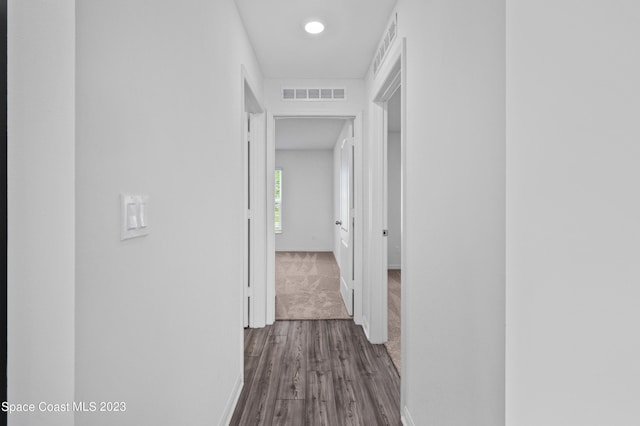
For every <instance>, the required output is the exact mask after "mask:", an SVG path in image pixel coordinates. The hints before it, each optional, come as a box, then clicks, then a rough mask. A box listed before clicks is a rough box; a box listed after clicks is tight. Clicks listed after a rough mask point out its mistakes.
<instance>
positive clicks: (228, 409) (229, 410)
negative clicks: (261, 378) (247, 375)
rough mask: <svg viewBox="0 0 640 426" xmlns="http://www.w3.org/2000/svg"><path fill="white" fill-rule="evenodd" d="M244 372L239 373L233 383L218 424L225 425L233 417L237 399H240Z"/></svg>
mask: <svg viewBox="0 0 640 426" xmlns="http://www.w3.org/2000/svg"><path fill="white" fill-rule="evenodd" d="M243 376H244V373H240V375H239V376H238V379H237V380H236V383H235V384H234V385H233V390H232V391H231V395H229V399H227V403H226V404H225V406H224V411H223V412H222V417H221V418H220V421H219V422H218V425H219V426H227V425H228V424H230V423H231V418H232V417H233V412H234V411H235V410H236V405H238V400H239V399H240V394H241V393H242V388H243V387H244V377H243Z"/></svg>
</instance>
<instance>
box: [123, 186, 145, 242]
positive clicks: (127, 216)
mask: <svg viewBox="0 0 640 426" xmlns="http://www.w3.org/2000/svg"><path fill="white" fill-rule="evenodd" d="M120 200H121V206H122V207H121V209H122V219H121V221H122V227H121V232H120V239H121V240H128V239H130V238H136V237H143V236H145V235H147V234H148V233H149V218H148V215H149V197H148V196H147V195H129V194H121V195H120Z"/></svg>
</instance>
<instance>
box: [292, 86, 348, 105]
mask: <svg viewBox="0 0 640 426" xmlns="http://www.w3.org/2000/svg"><path fill="white" fill-rule="evenodd" d="M346 99H347V89H345V88H344V87H283V88H282V100H283V101H315V102H317V101H344V100H346Z"/></svg>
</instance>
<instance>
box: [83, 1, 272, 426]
mask: <svg viewBox="0 0 640 426" xmlns="http://www.w3.org/2000/svg"><path fill="white" fill-rule="evenodd" d="M76 7H77V193H76V195H77V210H76V213H77V228H76V232H77V287H76V302H77V307H76V399H78V400H94V401H101V400H123V401H126V402H127V404H128V408H127V411H126V413H124V414H112V415H97V414H86V415H78V416H76V422H77V423H78V424H82V425H84V424H86V425H92V426H93V425H146V424H154V425H176V424H193V425H202V424H211V425H215V424H226V418H225V414H228V413H226V412H225V410H226V409H227V408H229V407H230V406H231V404H232V403H233V400H232V398H233V397H234V392H235V391H237V390H238V387H239V385H240V380H241V375H242V371H243V367H242V339H243V334H242V303H243V302H242V248H241V242H242V237H241V236H242V233H241V229H242V226H243V219H242V217H243V214H242V211H243V209H242V205H243V200H242V184H241V182H242V160H241V158H242V156H241V140H242V136H241V135H242V125H241V63H244V64H245V66H246V67H247V70H248V72H249V74H250V76H251V78H252V81H254V82H257V83H260V82H261V80H262V78H261V75H260V71H259V68H258V65H257V63H256V60H255V57H254V54H253V51H252V50H251V47H250V45H249V42H248V40H247V37H246V35H245V32H244V29H243V25H242V22H241V21H240V19H239V16H238V14H237V11H236V7H235V4H234V2H233V1H232V0H222V1H216V2H211V1H206V0H186V1H185V0H181V1H177V0H161V1H154V2H153V5H150V3H149V2H147V1H130V0H117V1H114V0H90V1H81V2H77V4H76ZM257 91H258V93H257V95H258V96H260V94H261V92H262V89H261V88H260V87H259V88H258V90H257ZM121 192H131V193H141V194H148V195H149V196H150V203H149V217H150V219H149V222H150V234H149V235H148V236H146V237H144V238H141V239H135V240H128V241H120V239H119V226H120V220H119V219H120V218H119V206H118V203H119V201H118V195H119V194H120V193H121ZM220 342H224V344H223V345H221V344H220Z"/></svg>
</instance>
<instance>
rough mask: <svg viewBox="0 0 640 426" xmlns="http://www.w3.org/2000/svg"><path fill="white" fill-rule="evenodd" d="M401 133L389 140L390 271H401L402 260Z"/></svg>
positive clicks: (388, 239) (388, 224)
mask: <svg viewBox="0 0 640 426" xmlns="http://www.w3.org/2000/svg"><path fill="white" fill-rule="evenodd" d="M400 142H401V141H400V133H399V132H389V137H388V139H387V170H388V173H387V176H388V178H387V194H388V195H387V200H388V203H387V227H388V229H389V236H388V237H387V266H388V267H389V269H400V262H401V259H402V249H401V243H402V238H401V237H402V229H401V215H400V213H401V208H400V207H401V203H402V197H401V189H402V187H401V177H402V176H401V172H402V159H401V148H402V145H401V144H400Z"/></svg>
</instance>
